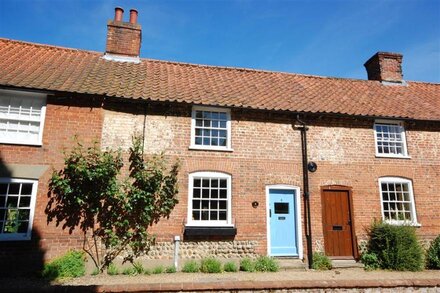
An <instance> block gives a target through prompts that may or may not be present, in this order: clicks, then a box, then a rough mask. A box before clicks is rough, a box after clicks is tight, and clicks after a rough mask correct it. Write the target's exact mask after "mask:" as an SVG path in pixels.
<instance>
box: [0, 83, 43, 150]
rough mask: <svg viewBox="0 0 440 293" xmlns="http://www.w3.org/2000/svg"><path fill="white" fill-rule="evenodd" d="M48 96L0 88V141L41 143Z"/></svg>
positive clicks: (29, 143) (27, 143)
mask: <svg viewBox="0 0 440 293" xmlns="http://www.w3.org/2000/svg"><path fill="white" fill-rule="evenodd" d="M45 112H46V96H45V95H42V94H36V93H27V92H26V93H25V92H18V91H9V90H0V143H10V144H26V145H41V144H42V140H43V125H44V116H45Z"/></svg>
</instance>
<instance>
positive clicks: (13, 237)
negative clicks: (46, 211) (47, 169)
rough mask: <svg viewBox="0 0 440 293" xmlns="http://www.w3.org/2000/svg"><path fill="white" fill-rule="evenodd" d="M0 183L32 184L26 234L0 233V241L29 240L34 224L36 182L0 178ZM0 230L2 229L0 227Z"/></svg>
mask: <svg viewBox="0 0 440 293" xmlns="http://www.w3.org/2000/svg"><path fill="white" fill-rule="evenodd" d="M0 183H32V184H33V186H32V194H31V202H30V206H29V209H30V212H29V226H28V231H27V232H26V233H14V234H12V233H11V234H8V233H6V234H5V233H0V241H17V240H30V239H31V237H32V226H33V222H34V213H35V203H36V198H37V188H38V180H30V179H19V178H0ZM0 228H2V227H0Z"/></svg>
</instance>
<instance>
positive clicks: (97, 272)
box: [92, 268, 99, 276]
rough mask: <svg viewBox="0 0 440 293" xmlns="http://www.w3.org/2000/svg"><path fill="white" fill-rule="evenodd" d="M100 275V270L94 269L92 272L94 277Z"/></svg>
mask: <svg viewBox="0 0 440 293" xmlns="http://www.w3.org/2000/svg"><path fill="white" fill-rule="evenodd" d="M97 275H99V269H98V268H94V269H93V271H92V276H97Z"/></svg>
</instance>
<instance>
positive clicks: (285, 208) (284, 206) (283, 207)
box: [275, 202, 289, 214]
mask: <svg viewBox="0 0 440 293" xmlns="http://www.w3.org/2000/svg"><path fill="white" fill-rule="evenodd" d="M288 213H289V203H288V202H276V203H275V214H288Z"/></svg>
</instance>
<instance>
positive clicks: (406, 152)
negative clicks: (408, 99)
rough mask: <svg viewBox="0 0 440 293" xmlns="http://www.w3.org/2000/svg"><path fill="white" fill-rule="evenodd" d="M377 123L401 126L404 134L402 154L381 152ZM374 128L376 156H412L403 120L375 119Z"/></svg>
mask: <svg viewBox="0 0 440 293" xmlns="http://www.w3.org/2000/svg"><path fill="white" fill-rule="evenodd" d="M377 125H393V126H399V127H400V128H401V136H402V154H391V153H389V154H385V153H379V145H378V141H377V131H376V126H377ZM373 130H374V147H375V150H376V157H383V158H406V159H409V158H411V157H410V156H409V155H408V147H407V143H406V134H405V127H404V123H403V121H397V120H383V119H378V120H375V121H374V125H373Z"/></svg>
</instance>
